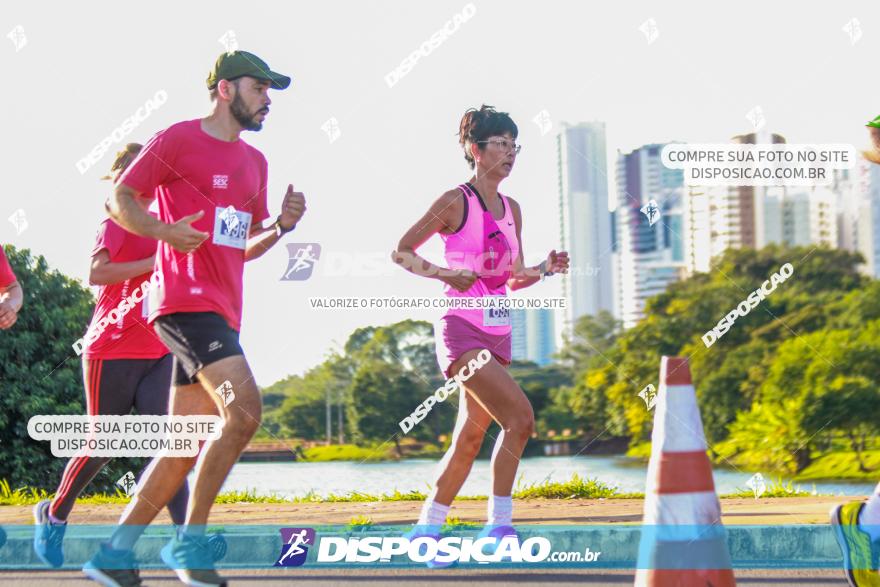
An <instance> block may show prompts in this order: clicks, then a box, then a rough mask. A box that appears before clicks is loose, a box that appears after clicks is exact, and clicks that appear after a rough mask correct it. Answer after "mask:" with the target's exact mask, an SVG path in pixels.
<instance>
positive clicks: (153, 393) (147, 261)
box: [34, 143, 225, 567]
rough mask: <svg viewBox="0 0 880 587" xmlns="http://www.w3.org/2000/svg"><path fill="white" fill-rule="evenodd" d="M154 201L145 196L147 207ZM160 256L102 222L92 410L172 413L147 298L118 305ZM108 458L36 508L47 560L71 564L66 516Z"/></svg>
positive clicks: (172, 509) (80, 462)
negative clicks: (66, 543)
mask: <svg viewBox="0 0 880 587" xmlns="http://www.w3.org/2000/svg"><path fill="white" fill-rule="evenodd" d="M140 150H141V145H139V144H137V143H129V144H128V145H126V146H125V149H124V150H123V151H120V152H119V153H118V154H117V156H116V161H115V162H114V163H113V167H112V168H111V174H114V175H112V176H107V177H105V178H104V179H113V180H114V181H116V179H118V178H119V176H120V175H121V174H122V172H123V171H125V169H126V168H127V167H128V165H129V164H130V163H131V162H132V161H133V160H134V159H135V157H136V156H137V154H138V152H140ZM149 203H150V201H149V200H146V199H144V205H145V206H147V205H149ZM155 257H156V241H154V240H151V239H147V238H143V237H140V236H137V235H135V234H132V233H130V232H128V231H126V230H124V229H123V228H120V227H119V226H118V225H117V224H116V223H114V222H113V221H112V220H110V219H106V220H104V221H103V222H102V223H101V225H100V227H99V228H98V236H97V240H96V242H95V247H94V249H93V250H92V265H91V270H90V272H89V282H90V283H91V284H92V285H98V286H100V289H99V290H98V299H97V303H96V304H95V313H94V315H93V317H92V322H91V325H90V327H89V330H88V331H87V334H86V336H84V337H83V339H84V341H85V342H84V347H83V353H82V354H83V381H84V383H85V395H86V409H87V410H88V413H89V414H90V415H98V414H100V415H114V414H115V415H127V414H130V413H131V412H132V410H136V411H137V413H138V414H141V415H164V414H167V413H168V394H169V390H170V389H171V364H172V357H171V354H170V353H169V351H168V349H167V348H165V345H164V344H162V342H161V341H160V340H159V338H158V337H157V336H156V334H155V333H154V332H153V329H152V328H151V327H149V326H148V325H147V323H146V316H147V311H146V300H147V296H144V298H143V301H142V302H141V303H138V304H137V305H136V306H135V307H133V308H130V309H129V310H128V311H127V312H120V311H119V308H120V304H121V302H122V300H124V299H126V298H127V297H129V296H131V295H133V294H134V292H136V291H137V290H138V289H139V288H141V286H142V284H144V283H145V282H147V281H149V280H150V276H151V274H152V273H153V264H154V262H155ZM135 297H137V296H135ZM111 312H113V314H115V315H117V316H118V320H117V321H116V322H115V323H110V324H109V325H108V326H107V328H105V329H104V330H103V331H102V332H100V333H98V332H97V329H96V325H97V324H98V323H99V322H100V321H101V320H102V319H104V318H107V316H108V315H110V313H111ZM91 332H94V333H95V334H97V338H95V336H94V334H93V335H92V336H89V333H91ZM90 339H94V340H91V342H90ZM109 461H110V458H109V457H88V456H82V457H73V458H71V459H70V461H68V463H67V467H66V468H65V469H64V474H63V475H62V477H61V483H60V484H59V485H58V490H57V492H56V494H55V497H54V498H53V499H52V500H44V501H41V502H40V503H38V504H37V505H36V506H35V507H34V521H35V524H36V526H35V531H34V551H35V552H36V553H37V556H39V557H40V559H41V560H42V561H43V562H45V563H46V564H48V565H51V566H53V567H60V566H61V565H62V564H64V551H63V550H62V540H63V538H64V532H65V530H66V529H67V517H68V516H69V515H70V511H71V510H72V509H73V506H74V503H75V502H76V498H77V497H78V496H79V494H80V493H81V492H82V491H83V489H85V487H86V485H88V484H89V482H90V481H91V480H92V479H93V478H94V477H95V475H97V474H98V472H99V471H100V470H101V469H102V468H103V467H104V465H106V464H107V463H108V462H109ZM188 497H189V489H188V487H187V484H186V483H185V482H184V484H183V486H182V487H181V488H180V490H179V491H178V492H177V494H176V495H175V497H174V499H173V500H172V501H171V503H169V504H168V511H169V513H170V514H171V519H172V520H173V522H174V523H175V524H178V525H179V524H183V522H184V520H185V518H186V505H187V499H188ZM217 540H219V539H215V545H214V546H215V549H216V550H215V553H216V554H218V555H220V554H222V552H223V551H224V550H225V548H224V547H225V544H223V545H221V544H220V543H219V542H217Z"/></svg>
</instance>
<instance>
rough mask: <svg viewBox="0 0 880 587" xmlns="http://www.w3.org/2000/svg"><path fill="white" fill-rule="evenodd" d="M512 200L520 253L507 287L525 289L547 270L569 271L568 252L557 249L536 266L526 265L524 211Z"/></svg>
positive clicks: (556, 271)
mask: <svg viewBox="0 0 880 587" xmlns="http://www.w3.org/2000/svg"><path fill="white" fill-rule="evenodd" d="M507 201H508V202H510V208H511V210H512V211H513V220H514V222H515V223H516V240H517V242H518V243H519V254H518V255H517V256H516V259H515V260H514V262H513V275H511V277H510V279H508V280H507V287H509V288H510V289H511V291H516V290H518V289H523V288H524V287H529V286H531V285H535V284H536V283H538V282H539V281H540V280H541V276H542V275H543V274H544V272H545V271H552V272H554V273H566V272H567V271H568V253H566V252H565V251H560V252H559V253H557V252H556V250H555V249H554V250H552V251H550V253H549V254H548V255H547V259H546V260H545V261H543V262H541V263H540V264H538V265H535V266H534V267H526V266H525V264H524V262H523V247H522V211H521V210H520V207H519V203H518V202H516V201H515V200H514V199H512V198H507Z"/></svg>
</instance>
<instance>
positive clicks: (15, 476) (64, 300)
mask: <svg viewBox="0 0 880 587" xmlns="http://www.w3.org/2000/svg"><path fill="white" fill-rule="evenodd" d="M5 251H6V256H7V257H8V258H9V263H10V265H12V269H13V271H14V272H15V274H16V277H17V278H18V281H19V283H20V284H21V286H22V289H23V290H24V306H23V307H22V310H21V312H19V316H18V322H16V324H15V325H14V326H13V327H12V328H11V329H9V330H4V331H2V332H0V381H2V385H3V393H2V394H0V454H2V455H3V458H2V459H0V478H5V479H12V480H13V481H14V483H15V484H16V485H17V486H24V485H28V486H32V487H36V488H40V489H45V490H50V491H53V490H55V488H56V486H57V484H58V482H59V481H60V479H61V474H62V472H63V470H64V467H65V465H66V464H67V459H60V458H56V457H53V456H52V453H51V451H50V447H49V443H48V442H37V441H35V440H32V439H31V438H30V437H29V436H28V433H27V424H28V420H29V419H30V418H31V417H32V416H35V415H63V414H84V413H85V404H84V400H83V397H84V395H83V382H82V366H81V360H80V358H79V357H77V355H76V353H75V352H74V351H73V348H72V346H71V345H72V344H73V343H74V341H76V340H78V339H79V338H80V337H82V335H83V334H84V333H85V330H86V327H87V326H88V323H89V320H91V315H92V310H93V307H94V300H93V298H92V295H91V292H89V290H88V289H86V288H85V287H83V286H82V285H81V284H80V283H79V282H78V281H76V280H73V279H70V278H69V277H66V276H64V275H62V274H61V273H60V272H58V271H54V270H51V269H50V268H49V264H48V263H47V262H46V259H45V258H43V257H42V256H37V257H34V256H33V255H31V253H30V251H29V250H27V249H22V250H16V249H15V248H14V247H12V246H10V245H7V246H6V247H5ZM142 462H143V460H142V459H114V460H112V461H110V463H109V465H108V466H106V467H105V468H104V469H103V470H102V471H101V472H100V473H99V474H98V476H97V477H96V478H95V480H94V481H93V482H92V484H91V485H90V486H89V489H91V490H95V489H97V490H99V491H115V489H116V488H115V482H116V480H117V479H119V478H120V477H122V476H123V475H124V474H125V473H126V472H127V471H129V470H131V471H138V470H139V468H140V466H141V463H142Z"/></svg>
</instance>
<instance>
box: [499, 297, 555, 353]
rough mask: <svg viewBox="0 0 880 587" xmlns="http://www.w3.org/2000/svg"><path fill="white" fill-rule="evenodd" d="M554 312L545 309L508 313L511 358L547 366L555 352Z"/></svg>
mask: <svg viewBox="0 0 880 587" xmlns="http://www.w3.org/2000/svg"><path fill="white" fill-rule="evenodd" d="M553 321H554V312H553V310H549V309H546V308H530V309H524V310H519V309H517V310H511V311H510V325H511V347H512V348H511V351H512V357H513V358H514V359H516V360H519V361H532V362H533V363H537V364H538V365H542V366H543V365H547V364H548V363H550V362H551V361H552V357H553V353H555V352H556V341H555V330H554V327H553Z"/></svg>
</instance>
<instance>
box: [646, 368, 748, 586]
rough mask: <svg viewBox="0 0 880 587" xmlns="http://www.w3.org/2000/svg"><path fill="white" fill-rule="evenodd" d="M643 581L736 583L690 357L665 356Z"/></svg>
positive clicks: (653, 443) (650, 467)
mask: <svg viewBox="0 0 880 587" xmlns="http://www.w3.org/2000/svg"><path fill="white" fill-rule="evenodd" d="M635 584H636V585H637V586H652V587H654V586H657V587H673V586H675V587H678V586H682V587H690V586H694V587H696V586H701V587H705V586H708V585H712V586H713V587H726V586H733V585H736V582H735V580H734V578H733V571H732V570H731V564H730V553H729V552H728V550H727V541H726V538H725V535H724V526H722V525H721V504H720V503H719V501H718V496H717V495H716V494H715V482H714V480H713V479H712V465H711V463H710V462H709V456H708V455H707V454H706V436H705V434H704V433H703V422H702V420H701V418H700V410H699V408H698V407H697V397H696V393H695V391H694V385H693V382H692V381H691V373H690V368H689V367H688V362H687V359H685V358H682V357H663V358H662V360H661V362H660V389H659V391H658V394H657V403H656V410H655V412H654V430H653V432H652V434H651V460H650V463H649V464H648V481H647V487H646V488H645V517H644V520H643V527H642V536H641V542H640V544H639V559H638V569H637V571H636V581H635Z"/></svg>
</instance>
